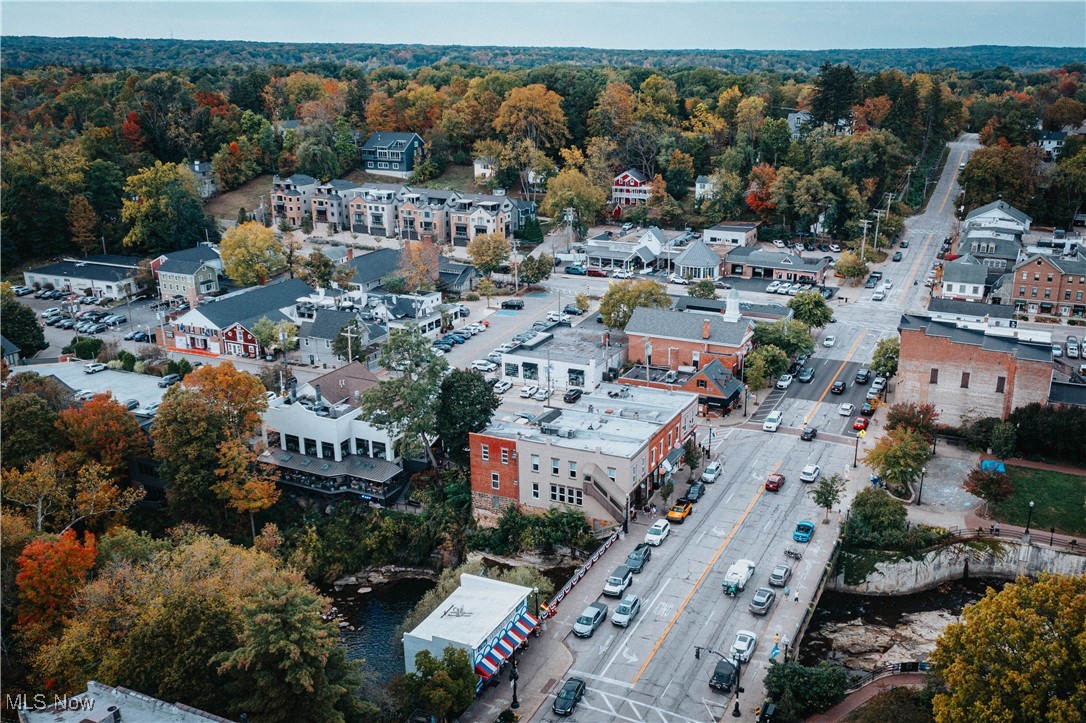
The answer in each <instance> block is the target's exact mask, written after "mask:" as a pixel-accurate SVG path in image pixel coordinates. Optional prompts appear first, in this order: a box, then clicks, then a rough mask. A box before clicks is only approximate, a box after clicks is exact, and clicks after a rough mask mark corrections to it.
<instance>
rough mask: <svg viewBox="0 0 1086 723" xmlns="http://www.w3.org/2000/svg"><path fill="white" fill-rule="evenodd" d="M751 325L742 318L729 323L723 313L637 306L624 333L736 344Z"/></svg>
mask: <svg viewBox="0 0 1086 723" xmlns="http://www.w3.org/2000/svg"><path fill="white" fill-rule="evenodd" d="M706 322H708V323H709V338H708V339H705V338H704V332H705V323H706ZM752 326H753V322H752V321H751V320H750V319H744V318H743V317H739V321H738V322H732V321H727V320H726V319H725V318H724V317H723V315H721V316H717V315H715V314H688V313H686V312H684V311H673V310H672V309H648V308H645V307H638V308H637V309H634V313H633V316H631V317H630V321H629V322H628V323H627V324H626V333H627V334H640V335H641V336H656V337H664V338H669V339H682V340H685V341H697V342H706V343H710V344H724V345H727V346H733V347H738V346H740V345H741V344H742V343H743V342H744V341H745V340H746V338H747V334H749V333H750V329H751V327H752Z"/></svg>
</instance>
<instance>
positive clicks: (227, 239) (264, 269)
mask: <svg viewBox="0 0 1086 723" xmlns="http://www.w3.org/2000/svg"><path fill="white" fill-rule="evenodd" d="M219 249H220V255H221V256H222V261H223V267H224V270H225V271H226V275H227V276H229V277H230V278H231V279H233V280H234V281H236V282H237V283H239V284H241V285H243V286H256V285H259V286H263V285H264V284H266V283H268V279H269V278H271V277H272V276H275V275H276V274H280V273H282V272H283V271H285V270H286V268H287V262H286V258H285V257H284V254H283V247H282V245H281V244H280V243H279V241H277V240H276V238H275V233H274V232H272V230H271V229H270V228H267V227H265V226H264V225H263V224H260V223H258V222H256V221H250V222H249V223H243V224H241V225H240V226H235V227H234V228H232V229H230V230H229V231H227V232H226V233H225V234H223V238H222V243H221V244H220V246H219Z"/></svg>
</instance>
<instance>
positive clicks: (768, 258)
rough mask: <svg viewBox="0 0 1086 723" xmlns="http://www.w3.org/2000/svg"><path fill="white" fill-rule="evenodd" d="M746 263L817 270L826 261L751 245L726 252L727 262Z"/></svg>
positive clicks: (791, 269) (792, 269)
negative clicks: (765, 249) (764, 249)
mask: <svg viewBox="0 0 1086 723" xmlns="http://www.w3.org/2000/svg"><path fill="white" fill-rule="evenodd" d="M737 261H738V262H740V263H747V264H751V265H752V266H764V267H766V268H770V269H788V270H790V271H795V270H796V269H799V270H800V271H819V270H820V269H823V268H825V266H826V264H827V263H828V262H827V261H826V260H825V259H823V258H821V257H819V258H808V257H805V256H798V255H796V254H782V253H777V252H774V251H763V250H762V249H759V248H754V247H753V246H740V247H739V248H736V249H732V251H731V253H729V254H728V262H729V263H735V262H737Z"/></svg>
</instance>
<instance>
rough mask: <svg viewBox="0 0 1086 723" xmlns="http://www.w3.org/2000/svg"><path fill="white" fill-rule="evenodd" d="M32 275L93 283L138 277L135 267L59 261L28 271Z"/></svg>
mask: <svg viewBox="0 0 1086 723" xmlns="http://www.w3.org/2000/svg"><path fill="white" fill-rule="evenodd" d="M27 273H30V274H49V275H51V276H64V277H66V278H70V279H91V280H93V281H120V280H121V279H130V278H133V277H134V276H135V275H136V268H135V266H132V267H127V266H126V267H122V266H117V265H113V264H96V263H90V262H83V261H58V262H56V263H55V264H46V265H45V266H39V267H37V268H34V269H27Z"/></svg>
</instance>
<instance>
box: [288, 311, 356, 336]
mask: <svg viewBox="0 0 1086 723" xmlns="http://www.w3.org/2000/svg"><path fill="white" fill-rule="evenodd" d="M357 318H358V316H357V315H356V314H355V313H354V312H353V311H343V310H341V309H318V310H317V311H316V313H315V314H314V315H313V321H311V322H309V323H308V324H306V325H305V329H304V334H303V330H302V329H299V330H298V336H306V337H309V338H312V339H328V340H332V339H335V338H336V337H337V336H339V332H341V331H343V327H345V326H347V325H348V324H350V323H351V322H352V321H355V320H356V319H357Z"/></svg>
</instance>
